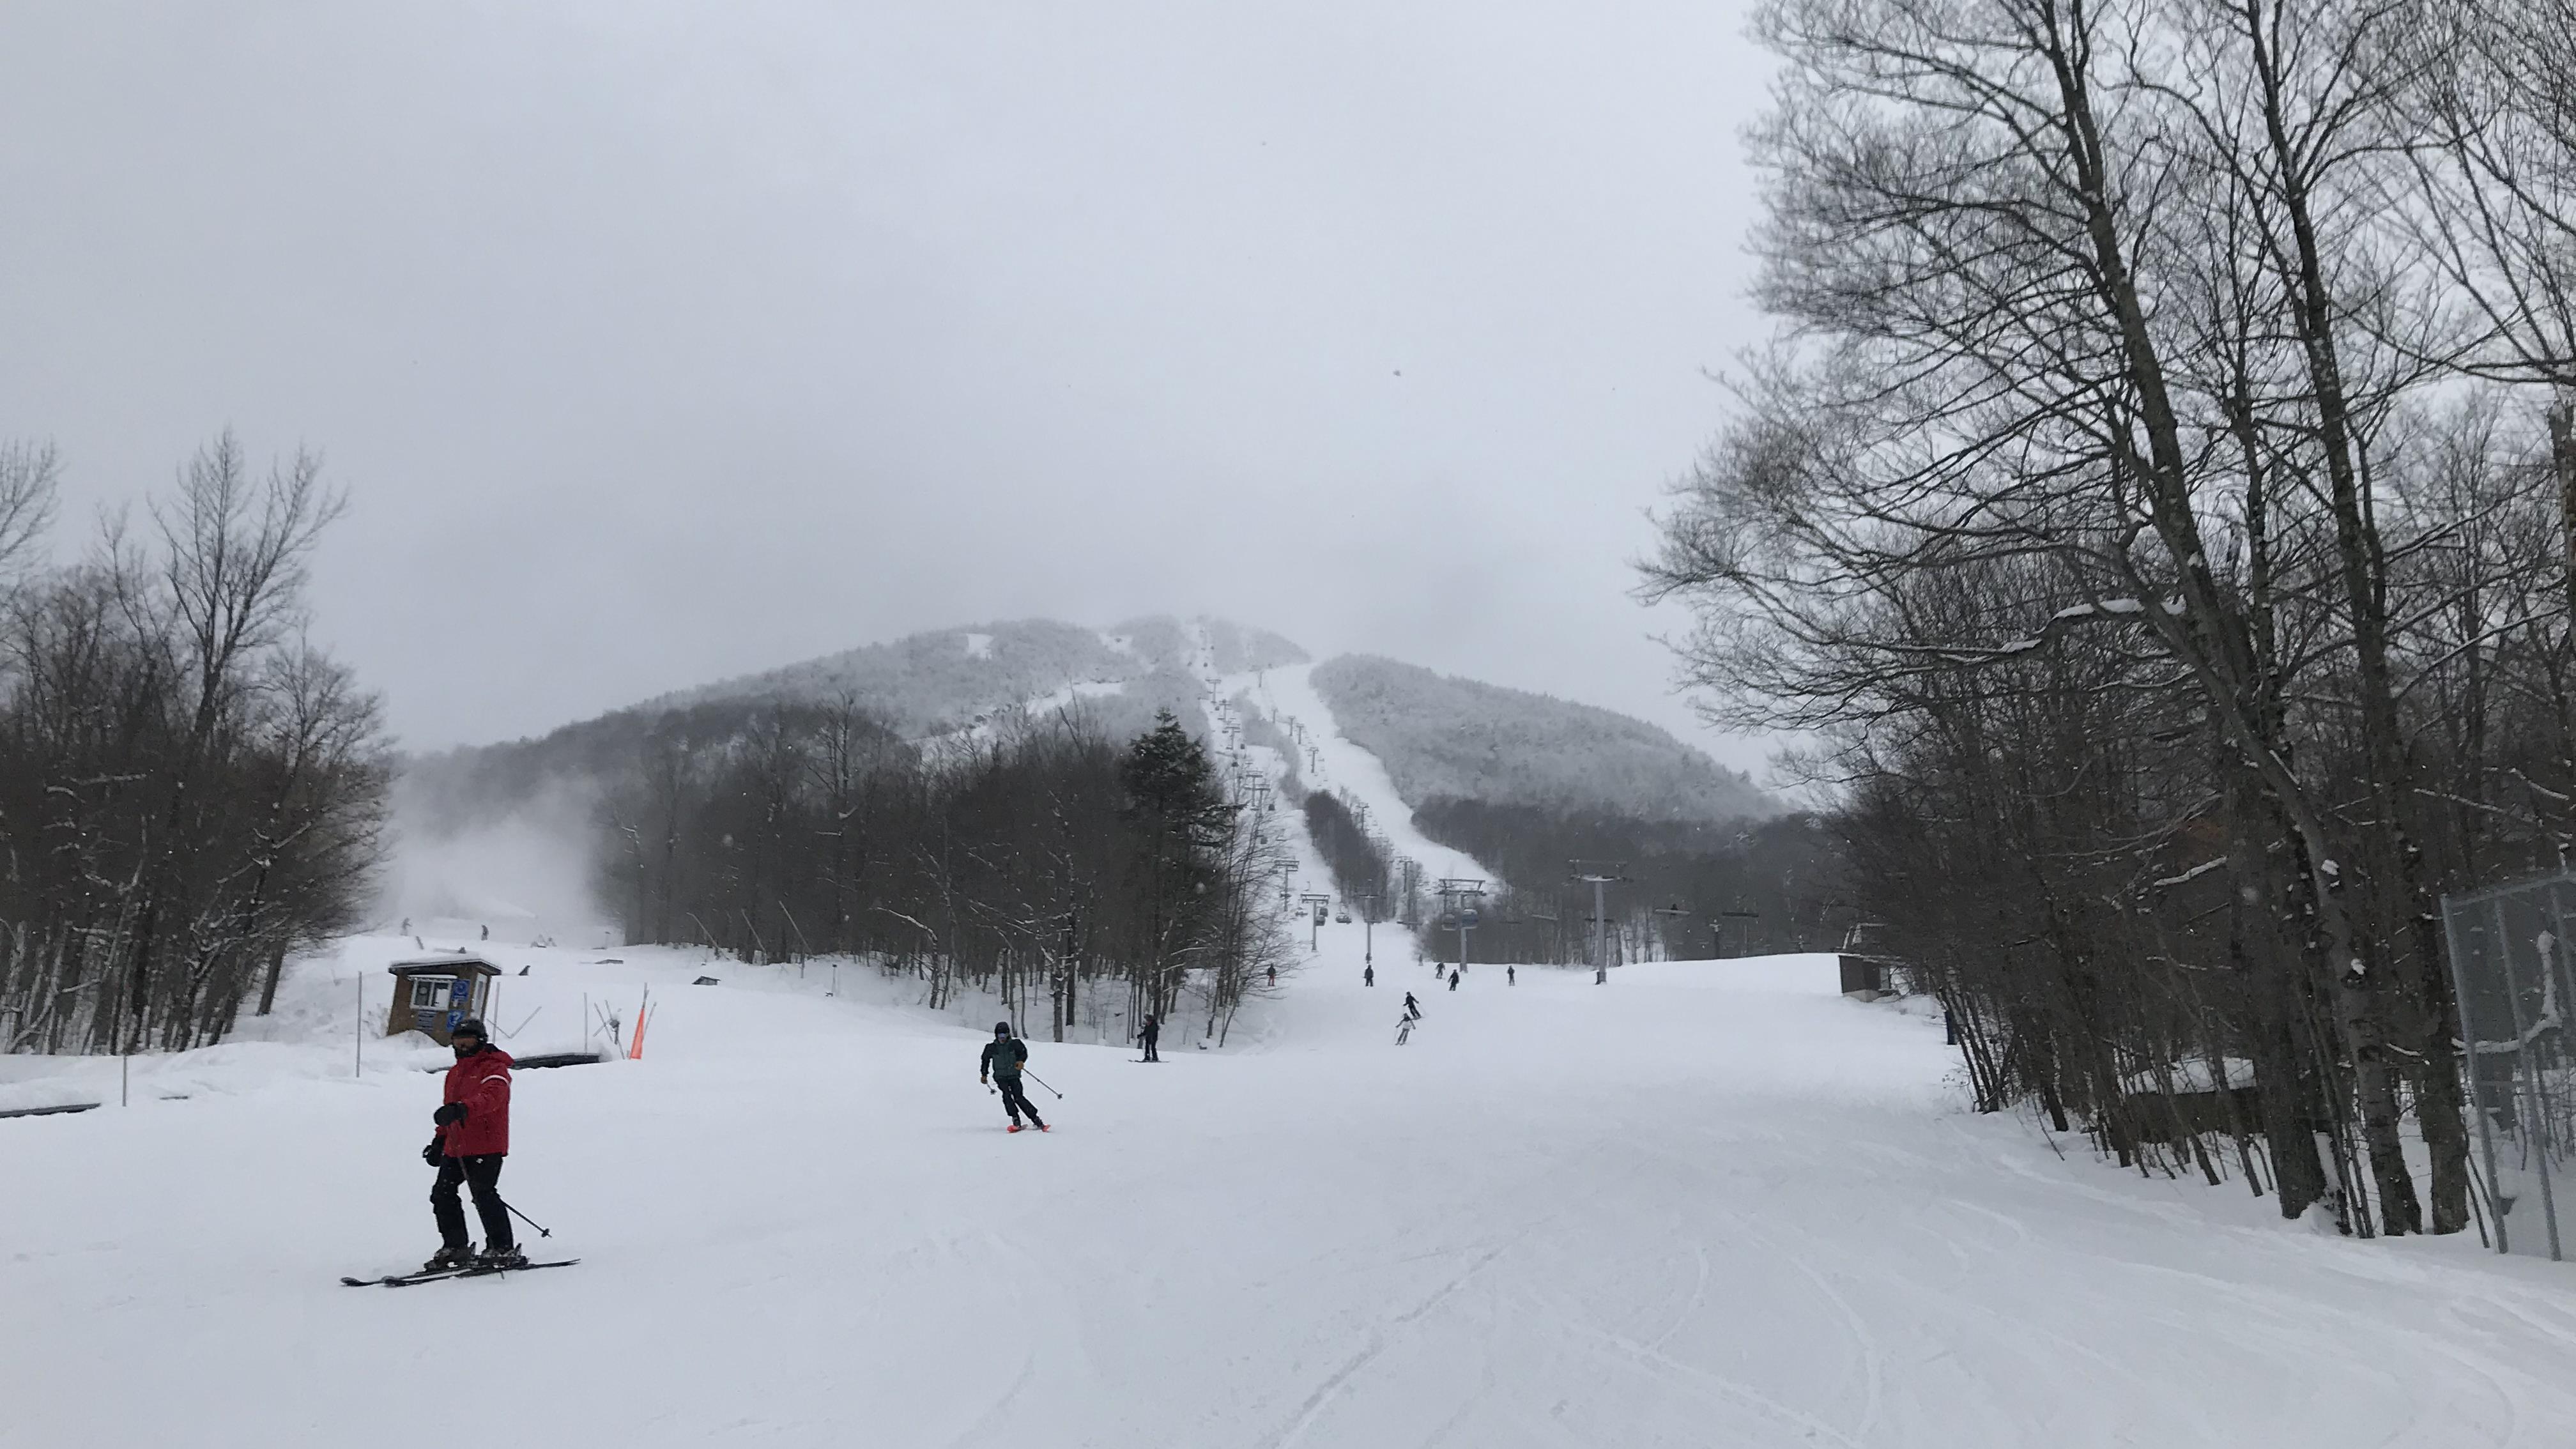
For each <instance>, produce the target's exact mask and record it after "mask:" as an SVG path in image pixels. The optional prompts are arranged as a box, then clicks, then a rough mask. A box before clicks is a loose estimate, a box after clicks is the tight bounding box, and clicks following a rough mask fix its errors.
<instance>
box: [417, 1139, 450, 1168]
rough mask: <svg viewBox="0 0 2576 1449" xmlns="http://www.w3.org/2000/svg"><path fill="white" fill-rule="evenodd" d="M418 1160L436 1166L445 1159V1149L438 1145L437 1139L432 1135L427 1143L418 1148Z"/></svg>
mask: <svg viewBox="0 0 2576 1449" xmlns="http://www.w3.org/2000/svg"><path fill="white" fill-rule="evenodd" d="M420 1160H421V1161H423V1162H426V1163H428V1164H429V1165H430V1166H432V1167H436V1166H438V1165H439V1164H440V1163H442V1162H445V1161H446V1160H447V1149H446V1148H444V1147H441V1146H439V1145H438V1139H437V1138H435V1137H432V1138H431V1139H429V1145H428V1146H427V1147H424V1148H422V1149H421V1150H420Z"/></svg>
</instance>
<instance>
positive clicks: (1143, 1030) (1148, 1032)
mask: <svg viewBox="0 0 2576 1449" xmlns="http://www.w3.org/2000/svg"><path fill="white" fill-rule="evenodd" d="M1162 1039H1163V1019H1162V1018H1161V1017H1159V1016H1156V1015H1154V1014H1153V1013H1152V1012H1150V1011H1149V1012H1147V1013H1145V1024H1144V1026H1142V1027H1140V1028H1138V1029H1137V1032H1136V1040H1138V1041H1140V1042H1142V1043H1144V1045H1145V1058H1144V1059H1145V1060H1146V1061H1149V1062H1159V1061H1161V1060H1162V1059H1163V1058H1162V1054H1161V1053H1159V1052H1157V1051H1155V1050H1154V1043H1156V1042H1158V1041H1161V1040H1162Z"/></svg>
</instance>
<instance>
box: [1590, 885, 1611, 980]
mask: <svg viewBox="0 0 2576 1449" xmlns="http://www.w3.org/2000/svg"><path fill="white" fill-rule="evenodd" d="M1601 886H1602V881H1601V878H1600V877H1598V876H1595V877H1593V879H1592V984H1593V985H1595V986H1604V985H1607V984H1609V981H1610V936H1609V929H1610V916H1609V912H1608V911H1607V909H1606V908H1605V907H1604V906H1603V904H1602V898H1601Z"/></svg>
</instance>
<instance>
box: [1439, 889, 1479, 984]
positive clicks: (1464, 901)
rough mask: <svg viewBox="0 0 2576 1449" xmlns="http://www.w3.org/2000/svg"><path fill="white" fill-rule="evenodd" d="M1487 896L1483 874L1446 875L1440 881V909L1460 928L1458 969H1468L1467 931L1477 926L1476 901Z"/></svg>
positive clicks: (1463, 970) (1464, 970) (1462, 972)
mask: <svg viewBox="0 0 2576 1449" xmlns="http://www.w3.org/2000/svg"><path fill="white" fill-rule="evenodd" d="M1484 897H1485V881H1484V878H1483V877H1482V876H1475V877H1460V876H1444V877H1442V878H1441V881H1440V909H1441V911H1442V912H1443V913H1444V914H1446V915H1447V916H1448V917H1449V919H1450V921H1451V922H1452V923H1453V924H1455V925H1456V926H1457V928H1458V970H1459V972H1460V973H1461V974H1464V973H1465V972H1466V970H1467V933H1468V932H1469V931H1472V930H1474V929H1475V928H1476V902H1478V901H1480V900H1482V899H1484Z"/></svg>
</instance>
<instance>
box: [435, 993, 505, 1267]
mask: <svg viewBox="0 0 2576 1449" xmlns="http://www.w3.org/2000/svg"><path fill="white" fill-rule="evenodd" d="M447 1040H448V1044H449V1045H450V1046H451V1047H453V1048H454V1049H455V1051H456V1065H454V1066H452V1067H449V1068H448V1069H447V1082H446V1085H445V1087H444V1089H443V1090H442V1092H441V1094H440V1095H441V1097H442V1099H443V1100H441V1102H440V1103H439V1107H438V1110H437V1111H435V1112H433V1113H431V1114H430V1120H431V1121H433V1122H435V1123H437V1124H438V1131H437V1132H436V1133H435V1134H434V1135H432V1136H431V1137H430V1139H429V1145H428V1146H427V1147H424V1148H422V1149H421V1153H420V1159H421V1161H423V1162H426V1163H428V1164H429V1165H430V1166H432V1167H435V1168H437V1169H438V1181H437V1182H436V1183H434V1184H432V1185H431V1187H430V1189H429V1211H430V1215H431V1217H433V1218H434V1219H436V1221H437V1223H438V1238H439V1249H438V1252H437V1253H436V1254H435V1255H433V1256H432V1257H431V1258H430V1260H429V1261H428V1263H426V1264H424V1265H423V1267H424V1268H425V1269H428V1270H435V1269H439V1268H462V1267H467V1266H472V1265H475V1264H477V1263H478V1262H479V1263H480V1265H482V1266H486V1267H496V1268H515V1267H520V1266H523V1265H525V1264H526V1262H527V1261H528V1259H527V1255H526V1254H524V1253H521V1252H520V1251H519V1249H518V1246H517V1243H516V1241H515V1238H514V1236H513V1235H512V1233H511V1231H510V1210H509V1208H507V1207H506V1206H504V1205H503V1204H502V1202H501V1186H500V1184H501V1160H502V1159H503V1158H505V1157H507V1156H509V1153H510V1054H509V1053H508V1052H505V1051H503V1050H501V1049H500V1048H499V1047H496V1046H494V1045H492V1044H491V1043H490V1041H488V1040H487V1039H486V1038H485V1035H484V1031H483V1023H482V1022H481V1021H480V1020H478V1019H476V1018H474V1017H471V1016H469V1017H467V1018H465V1019H464V1020H463V1021H460V1022H458V1023H457V1024H456V1026H455V1029H454V1030H452V1031H450V1032H449V1033H448V1034H447ZM460 1184H462V1185H464V1186H468V1187H471V1188H473V1189H474V1214H475V1216H477V1217H479V1218H481V1219H482V1220H483V1255H482V1257H481V1258H480V1259H479V1260H478V1259H477V1258H476V1257H475V1255H474V1244H473V1243H472V1242H470V1241H468V1240H467V1238H466V1236H465V1204H464V1203H463V1202H462V1201H461V1200H459V1198H458V1196H457V1188H458V1186H459V1185H460Z"/></svg>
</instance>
